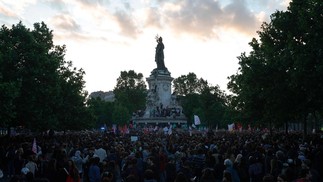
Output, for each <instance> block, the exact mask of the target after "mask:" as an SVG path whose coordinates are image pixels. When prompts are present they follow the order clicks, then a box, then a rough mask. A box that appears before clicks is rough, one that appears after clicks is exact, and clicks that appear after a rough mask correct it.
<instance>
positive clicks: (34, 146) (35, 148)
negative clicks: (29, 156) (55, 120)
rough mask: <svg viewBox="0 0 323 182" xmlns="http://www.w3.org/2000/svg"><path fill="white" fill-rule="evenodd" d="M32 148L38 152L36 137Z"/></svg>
mask: <svg viewBox="0 0 323 182" xmlns="http://www.w3.org/2000/svg"><path fill="white" fill-rule="evenodd" d="M31 150H32V151H33V152H34V153H35V154H37V143H36V138H34V142H33V146H32V148H31Z"/></svg>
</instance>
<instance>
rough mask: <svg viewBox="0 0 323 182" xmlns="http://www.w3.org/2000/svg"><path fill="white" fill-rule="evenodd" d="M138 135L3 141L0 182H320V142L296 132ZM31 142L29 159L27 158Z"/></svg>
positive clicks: (66, 134)
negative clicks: (1, 181) (34, 149)
mask: <svg viewBox="0 0 323 182" xmlns="http://www.w3.org/2000/svg"><path fill="white" fill-rule="evenodd" d="M142 131H143V130H142V129H137V130H131V131H130V133H127V134H115V133H112V132H111V133H107V132H95V131H82V132H64V133H61V134H41V135H36V136H33V135H23V136H15V137H3V138H1V148H0V165H1V166H0V169H1V170H2V171H3V175H4V176H3V177H2V179H7V181H12V182H15V181H30V182H32V181H33V182H34V181H44V182H81V181H83V182H121V181H124V182H190V181H195V182H220V181H233V182H239V181H241V182H244V181H246V182H247V181H248V182H249V181H250V182H258V181H259V182H260V181H266V182H267V181H268V182H270V181H287V182H303V181H304V182H305V181H313V182H318V181H323V180H322V178H323V176H322V174H323V155H322V152H323V143H322V141H323V137H322V136H321V135H320V134H309V135H307V136H306V137H303V135H302V134H301V133H297V132H293V133H288V134H284V133H280V132H278V133H271V134H269V133H267V132H259V131H258V132H256V131H253V132H249V131H242V132H237V131H235V132H227V131H225V132H224V131H223V132H213V131H209V132H207V133H206V132H195V133H193V134H192V133H191V132H188V131H182V130H176V129H173V132H172V134H167V133H164V132H163V131H150V132H142ZM134 136H136V137H134ZM34 139H36V141H37V151H36V153H35V151H34V152H33V151H32V144H33V140H34ZM0 180H1V179H0Z"/></svg>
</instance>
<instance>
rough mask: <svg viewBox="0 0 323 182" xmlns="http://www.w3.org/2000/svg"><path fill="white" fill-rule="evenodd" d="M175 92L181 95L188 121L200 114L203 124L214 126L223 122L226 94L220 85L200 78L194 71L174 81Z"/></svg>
mask: <svg viewBox="0 0 323 182" xmlns="http://www.w3.org/2000/svg"><path fill="white" fill-rule="evenodd" d="M173 83H174V92H175V93H176V94H178V95H180V97H181V99H180V100H181V105H182V107H183V110H184V114H185V115H186V116H187V118H188V121H193V120H194V115H198V116H199V118H200V119H201V121H202V122H203V124H205V125H207V126H208V127H213V126H214V125H215V124H219V123H221V122H222V119H223V113H224V110H225V108H226V105H225V104H226V95H225V94H224V92H223V91H221V90H220V89H219V86H211V85H209V84H208V82H207V80H204V79H203V78H200V79H198V78H197V76H196V75H195V74H194V73H189V74H188V75H182V76H180V77H178V78H176V79H174V81H173Z"/></svg>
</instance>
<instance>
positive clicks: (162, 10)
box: [145, 0, 260, 39]
mask: <svg viewBox="0 0 323 182" xmlns="http://www.w3.org/2000/svg"><path fill="white" fill-rule="evenodd" d="M146 17H147V18H146V19H145V26H146V27H157V28H169V29H171V30H172V31H173V32H174V33H176V34H183V33H184V34H191V35H195V36H196V37H199V38H202V39H207V38H211V37H218V35H217V31H218V30H222V29H230V30H235V31H237V32H240V33H241V32H242V33H245V34H254V32H255V29H256V28H257V26H259V25H260V20H259V17H256V14H255V13H254V12H252V11H251V10H250V9H249V8H248V6H247V2H245V1H244V0H234V1H232V2H231V3H229V4H226V5H225V6H222V4H221V3H220V2H219V1H214V0H203V1H196V0H175V1H168V2H166V1H162V2H161V3H160V4H158V5H157V6H153V7H151V8H149V9H147V10H146Z"/></svg>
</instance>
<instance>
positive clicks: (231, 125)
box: [228, 123, 234, 131]
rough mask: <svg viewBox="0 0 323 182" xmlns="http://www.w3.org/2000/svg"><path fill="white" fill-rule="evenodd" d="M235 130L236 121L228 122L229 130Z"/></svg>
mask: <svg viewBox="0 0 323 182" xmlns="http://www.w3.org/2000/svg"><path fill="white" fill-rule="evenodd" d="M233 130H234V123H232V124H228V131H233Z"/></svg>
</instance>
